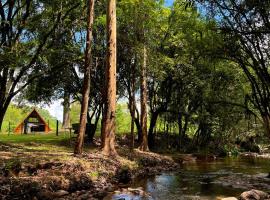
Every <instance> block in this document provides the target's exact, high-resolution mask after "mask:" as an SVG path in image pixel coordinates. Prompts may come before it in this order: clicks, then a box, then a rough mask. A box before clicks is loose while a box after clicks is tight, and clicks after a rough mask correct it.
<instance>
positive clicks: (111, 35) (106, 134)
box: [102, 0, 117, 156]
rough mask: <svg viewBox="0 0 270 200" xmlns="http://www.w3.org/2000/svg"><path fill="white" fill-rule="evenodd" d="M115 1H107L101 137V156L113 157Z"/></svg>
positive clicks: (114, 152)
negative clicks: (104, 85) (102, 143)
mask: <svg viewBox="0 0 270 200" xmlns="http://www.w3.org/2000/svg"><path fill="white" fill-rule="evenodd" d="M116 50H117V49H116V0H107V66H106V78H105V80H106V87H105V96H106V97H105V110H104V116H103V117H104V118H103V128H102V136H103V141H104V146H103V151H102V152H103V154H104V155H107V156H115V155H117V152H116V150H115V110H116Z"/></svg>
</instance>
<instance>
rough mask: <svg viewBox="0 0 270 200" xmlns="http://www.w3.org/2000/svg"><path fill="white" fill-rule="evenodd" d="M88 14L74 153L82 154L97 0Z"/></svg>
mask: <svg viewBox="0 0 270 200" xmlns="http://www.w3.org/2000/svg"><path fill="white" fill-rule="evenodd" d="M88 4H89V5H88V14H87V37H86V51H85V66H84V67H85V71H84V82H83V93H82V94H83V97H82V105H81V115H80V127H79V133H78V137H77V141H76V144H75V149H74V153H75V154H81V153H82V150H83V141H84V135H85V129H86V122H87V113H88V101H89V94H90V82H91V62H92V59H91V43H92V30H93V22H94V5H95V0H89V1H88Z"/></svg>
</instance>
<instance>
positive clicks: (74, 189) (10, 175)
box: [0, 134, 182, 200]
mask: <svg viewBox="0 0 270 200" xmlns="http://www.w3.org/2000/svg"><path fill="white" fill-rule="evenodd" d="M73 146H74V137H70V135H69V134H61V135H60V136H58V137H57V136H55V135H10V136H8V135H0V199H45V200H46V199H103V198H104V196H106V195H107V194H108V193H109V192H112V191H114V190H116V189H118V187H119V186H123V185H125V184H128V183H129V182H130V181H132V180H134V178H136V177H140V176H149V175H151V174H157V173H160V172H162V171H172V170H176V169H177V168H179V167H180V164H178V162H176V161H175V159H173V158H172V157H171V156H166V155H160V154H156V153H150V152H141V151H139V150H134V151H130V150H129V148H128V146H127V145H125V143H121V142H119V145H118V146H117V151H118V153H119V156H118V157H117V158H115V159H112V158H110V157H105V156H103V155H102V154H101V153H100V149H99V146H98V143H97V144H96V145H95V146H86V147H85V148H84V152H85V153H84V154H83V155H82V156H80V157H78V156H77V157H75V156H74V155H73ZM181 162H182V160H181V161H180V162H179V163H181Z"/></svg>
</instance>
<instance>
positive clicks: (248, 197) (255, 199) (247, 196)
mask: <svg viewBox="0 0 270 200" xmlns="http://www.w3.org/2000/svg"><path fill="white" fill-rule="evenodd" d="M268 197H269V195H268V194H267V193H266V192H263V191H260V190H250V191H246V192H243V193H242V194H241V195H240V197H239V199H240V200H263V199H266V198H268Z"/></svg>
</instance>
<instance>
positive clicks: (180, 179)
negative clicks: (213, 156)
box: [106, 158, 270, 200]
mask: <svg viewBox="0 0 270 200" xmlns="http://www.w3.org/2000/svg"><path fill="white" fill-rule="evenodd" d="M269 164H270V163H269V161H268V160H262V159H254V158H234V159H233V158H226V159H220V160H217V161H214V162H197V163H189V164H185V165H183V168H182V169H181V170H180V171H179V172H175V173H164V174H161V175H158V176H155V177H150V178H146V179H139V180H136V181H135V183H134V184H133V185H131V187H133V188H136V187H142V188H143V189H144V190H145V191H146V192H147V193H149V195H150V196H148V197H143V196H138V195H137V196H136V195H125V194H114V195H110V196H109V197H107V198H106V199H118V200H120V199H121V200H131V199H132V200H137V199H138V200H144V199H147V200H152V199H156V200H166V199H175V200H184V199H185V200H189V199H191V200H196V199H202V200H203V199H207V200H212V199H213V200H214V199H217V197H228V196H239V195H240V194H241V193H242V192H243V191H245V190H250V189H253V188H256V189H261V190H264V191H269V190H270V179H269V178H267V175H268V172H270V165H269Z"/></svg>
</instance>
